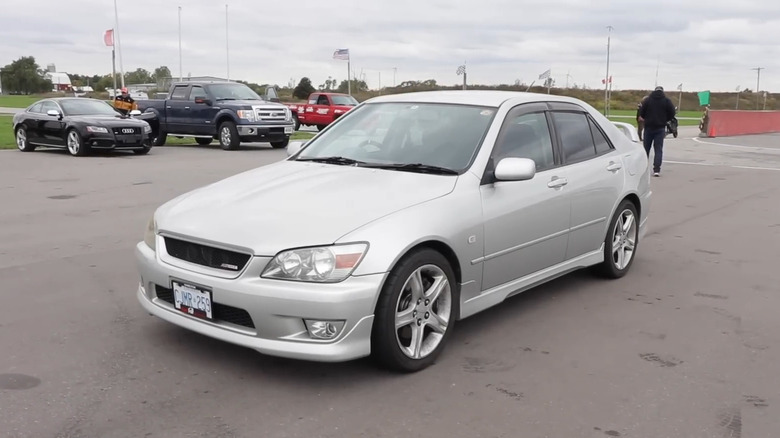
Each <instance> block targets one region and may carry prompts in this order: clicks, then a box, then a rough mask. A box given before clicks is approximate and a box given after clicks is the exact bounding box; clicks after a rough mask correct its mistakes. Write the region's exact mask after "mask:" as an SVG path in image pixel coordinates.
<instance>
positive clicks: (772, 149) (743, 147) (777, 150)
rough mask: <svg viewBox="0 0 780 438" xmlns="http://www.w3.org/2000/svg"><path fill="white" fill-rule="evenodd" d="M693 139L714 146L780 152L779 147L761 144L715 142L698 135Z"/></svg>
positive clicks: (692, 138)
mask: <svg viewBox="0 0 780 438" xmlns="http://www.w3.org/2000/svg"><path fill="white" fill-rule="evenodd" d="M691 140H693V141H695V142H696V143H701V144H709V145H713V146H722V147H725V148H734V149H745V150H749V151H775V152H780V149H777V148H764V147H759V146H742V145H736V144H723V143H715V142H712V141H706V140H701V139H699V138H698V137H691Z"/></svg>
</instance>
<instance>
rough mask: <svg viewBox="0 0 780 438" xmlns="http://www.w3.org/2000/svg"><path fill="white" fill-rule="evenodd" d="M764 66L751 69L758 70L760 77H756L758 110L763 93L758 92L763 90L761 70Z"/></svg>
mask: <svg viewBox="0 0 780 438" xmlns="http://www.w3.org/2000/svg"><path fill="white" fill-rule="evenodd" d="M763 69H764V67H756V68H753V69H751V70H755V71H757V72H758V78H756V110H758V105H759V102H760V99H761V95H760V94H758V93H759V90H761V70H763Z"/></svg>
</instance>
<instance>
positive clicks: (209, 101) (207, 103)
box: [195, 97, 211, 105]
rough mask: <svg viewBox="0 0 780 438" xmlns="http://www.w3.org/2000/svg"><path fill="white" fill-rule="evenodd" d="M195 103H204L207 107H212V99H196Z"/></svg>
mask: <svg viewBox="0 0 780 438" xmlns="http://www.w3.org/2000/svg"><path fill="white" fill-rule="evenodd" d="M195 103H204V104H206V105H211V99H205V98H201V97H199V98H197V99H195Z"/></svg>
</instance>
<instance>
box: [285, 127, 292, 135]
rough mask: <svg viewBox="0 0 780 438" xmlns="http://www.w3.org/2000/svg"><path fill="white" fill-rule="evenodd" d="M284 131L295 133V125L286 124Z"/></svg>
mask: <svg viewBox="0 0 780 438" xmlns="http://www.w3.org/2000/svg"><path fill="white" fill-rule="evenodd" d="M284 133H285V134H292V133H293V127H292V126H285V127H284Z"/></svg>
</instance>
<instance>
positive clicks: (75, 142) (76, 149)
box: [65, 129, 89, 157]
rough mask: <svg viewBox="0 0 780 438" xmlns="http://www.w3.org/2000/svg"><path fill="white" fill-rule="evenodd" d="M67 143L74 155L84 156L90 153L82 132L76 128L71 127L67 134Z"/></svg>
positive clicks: (69, 150)
mask: <svg viewBox="0 0 780 438" xmlns="http://www.w3.org/2000/svg"><path fill="white" fill-rule="evenodd" d="M65 145H66V147H67V149H68V152H70V154H71V155H73V156H74V157H83V156H86V155H89V145H87V144H84V140H83V139H82V138H81V134H79V132H78V131H76V130H75V129H69V130H68V132H67V134H65Z"/></svg>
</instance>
